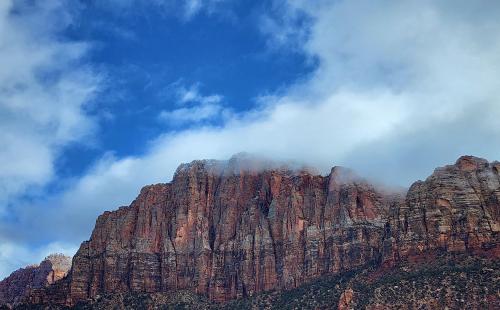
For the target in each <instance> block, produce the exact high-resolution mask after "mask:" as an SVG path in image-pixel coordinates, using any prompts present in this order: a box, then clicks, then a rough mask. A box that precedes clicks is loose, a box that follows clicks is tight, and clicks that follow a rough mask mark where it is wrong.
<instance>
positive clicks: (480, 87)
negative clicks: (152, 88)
mask: <svg viewBox="0 0 500 310" xmlns="http://www.w3.org/2000/svg"><path fill="white" fill-rule="evenodd" d="M279 5H280V7H282V8H283V9H282V10H281V11H280V14H282V15H281V16H279V20H277V21H275V22H268V23H267V24H264V25H263V28H262V31H263V33H265V34H266V35H268V36H269V38H270V42H272V44H273V45H274V47H273V48H277V49H279V48H288V47H289V46H296V47H300V48H301V49H302V52H303V53H305V54H307V55H308V56H309V57H310V58H311V59H312V60H315V61H317V62H318V68H317V70H316V71H315V72H314V73H313V74H312V75H310V76H308V77H306V78H304V79H303V80H301V81H300V82H298V83H297V84H295V85H291V86H290V87H289V88H288V89H286V90H285V91H284V92H280V93H279V94H275V95H272V96H265V97H262V98H258V105H257V107H256V108H255V109H253V110H251V111H248V112H245V113H240V114H231V115H230V116H228V117H227V118H226V119H225V121H224V123H223V124H222V125H218V126H210V125H206V124H203V123H202V124H201V125H200V124H198V125H197V126H191V127H188V129H185V130H181V131H176V132H167V133H165V134H163V135H161V136H159V137H157V138H156V139H155V140H153V141H149V145H150V146H149V150H148V152H147V153H146V154H144V155H142V156H135V157H125V158H116V157H114V156H113V155H112V153H110V154H107V155H106V156H104V157H103V158H102V159H101V160H100V161H99V162H97V163H96V164H95V166H94V167H93V168H92V169H90V170H89V171H88V173H87V174H86V175H84V176H83V177H81V178H80V179H77V180H75V182H74V183H73V184H72V185H71V186H70V187H69V188H68V189H67V191H65V192H63V193H62V194H60V195H58V196H56V197H51V198H49V199H47V201H39V202H38V203H37V204H36V205H35V206H33V205H26V206H19V210H20V211H19V217H18V219H17V222H16V224H18V225H22V226H23V227H31V229H28V230H26V231H24V232H23V233H24V235H15V234H14V228H13V227H8V225H4V227H3V231H2V230H1V229H0V233H2V234H3V235H4V236H7V238H9V240H13V239H16V238H17V240H19V242H28V241H29V242H38V243H41V242H44V240H52V241H53V240H58V241H59V242H61V243H65V244H77V243H78V242H80V241H81V240H83V239H86V238H88V236H89V234H90V230H91V228H92V225H93V223H94V220H95V217H96V216H97V215H98V214H99V213H101V212H103V211H104V210H109V209H114V208H116V207H117V206H119V205H126V204H129V203H130V201H131V200H132V199H133V198H134V197H135V196H136V194H137V193H138V191H139V188H140V187H141V186H142V185H145V184H150V183H156V182H167V181H170V179H171V177H172V175H173V173H174V171H175V169H176V167H177V166H178V165H179V163H181V162H189V161H191V160H193V159H201V158H215V159H227V158H229V157H230V156H231V155H232V154H234V153H238V152H240V151H246V152H251V153H255V154H261V155H264V156H266V157H270V158H273V159H276V160H295V161H299V162H303V163H305V164H307V165H311V166H315V167H318V168H319V169H320V170H322V171H323V172H326V171H327V170H328V169H329V168H330V167H331V166H333V165H339V164H340V165H345V166H348V167H352V168H354V169H356V170H357V171H358V172H359V173H360V174H361V175H365V176H368V177H374V178H377V179H380V180H382V181H385V182H389V183H392V184H399V185H406V186H407V185H409V184H410V183H411V182H412V181H414V180H416V179H419V178H425V177H426V176H427V175H429V174H430V173H431V172H432V169H433V168H434V167H436V166H439V165H443V164H446V163H450V162H453V161H454V160H455V159H456V158H457V157H458V156H460V155H462V154H474V155H477V156H483V157H486V158H488V159H490V160H493V159H499V158H498V154H500V145H499V144H498V143H497V142H496V141H500V125H499V123H498V120H499V119H500V74H499V73H500V37H499V36H498V29H500V19H498V18H497V17H498V16H500V5H499V4H496V3H493V2H491V1H474V2H470V1H439V2H436V1H405V2H401V3H395V2H393V1H370V2H367V1H355V0H354V1H319V2H311V1H290V2H280V3H279ZM301 16H308V19H309V20H310V24H309V23H308V26H307V27H308V29H307V32H306V33H307V35H300V36H293V35H287V34H291V33H294V31H296V30H297V31H301V32H302V33H303V30H304V29H294V27H305V25H304V24H303V23H298V22H294V19H296V18H300V17H301ZM266 18H275V17H268V16H267V17H266ZM266 25H268V26H266ZM266 27H267V28H266ZM274 36H276V38H275V37H274ZM289 40H293V42H289ZM270 74H272V73H270ZM190 112H195V111H190ZM183 115H184V114H182V115H178V117H179V118H181V119H182V120H183V121H184V122H194V123H196V122H197V118H196V117H194V118H193V117H184V116H183ZM186 115H187V114H186ZM200 115H202V113H201V114H200ZM169 117H173V118H175V117H176V116H175V115H173V114H171V115H169ZM49 205H50V206H52V207H51V208H45V207H46V206H49ZM41 210H43V211H41ZM41 219H45V220H41ZM49 219H50V220H49ZM48 223H49V224H48ZM49 226H50V229H48V227H49ZM35 231H41V232H43V234H35V233H34V232H35ZM0 264H1V262H0Z"/></svg>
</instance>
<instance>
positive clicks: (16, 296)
mask: <svg viewBox="0 0 500 310" xmlns="http://www.w3.org/2000/svg"><path fill="white" fill-rule="evenodd" d="M70 267H71V257H68V256H64V255H61V254H52V255H49V256H48V257H46V258H45V259H44V260H43V261H42V262H41V263H40V265H33V266H28V267H26V268H22V269H19V270H17V271H14V272H13V273H12V274H11V275H10V276H8V277H7V278H5V279H4V280H2V281H0V305H2V304H7V303H9V304H11V303H17V302H20V301H23V299H24V298H25V297H27V296H28V295H29V294H31V293H32V291H33V290H36V289H41V288H44V287H46V286H48V285H51V284H53V283H54V282H56V281H58V280H60V279H62V278H63V277H65V276H66V274H67V272H68V270H69V269H70Z"/></svg>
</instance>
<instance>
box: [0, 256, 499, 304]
mask: <svg viewBox="0 0 500 310" xmlns="http://www.w3.org/2000/svg"><path fill="white" fill-rule="evenodd" d="M499 280H500V261H498V260H485V259H479V258H473V257H466V256H459V257H449V256H443V257H438V258H436V259H432V260H430V261H428V262H423V263H420V264H403V265H401V266H398V267H397V268H392V269H389V270H383V269H375V268H374V267H369V268H367V269H364V270H362V271H353V272H348V273H344V274H339V275H328V276H324V277H321V278H319V279H317V280H314V281H312V282H310V283H308V284H305V285H302V286H300V287H298V288H295V289H292V290H289V291H284V292H278V291H271V292H265V293H261V294H257V295H255V296H252V297H247V298H242V299H237V300H233V301H229V302H227V303H224V304H218V303H214V302H211V301H210V300H208V299H207V298H205V297H204V296H200V295H197V294H194V293H192V292H189V291H178V292H172V293H155V294H142V293H136V294H131V293H128V294H111V295H103V296H100V297H99V298H96V299H95V300H93V301H90V302H87V303H79V304H77V305H76V306H75V307H74V308H73V309H82V310H83V309H332V308H333V309H337V307H338V304H339V300H340V296H341V294H342V292H343V291H344V290H345V289H347V288H351V289H352V290H353V292H354V294H353V300H352V303H351V304H350V306H351V307H352V308H354V309H365V308H367V307H368V308H370V307H374V306H378V307H379V309H444V308H445V306H446V307H448V308H449V309H500V304H499V300H500V299H499V296H500V281H499ZM0 309H8V308H2V307H0ZM15 309H18V310H22V309H69V308H67V307H62V306H55V305H53V306H51V305H19V306H17V307H15Z"/></svg>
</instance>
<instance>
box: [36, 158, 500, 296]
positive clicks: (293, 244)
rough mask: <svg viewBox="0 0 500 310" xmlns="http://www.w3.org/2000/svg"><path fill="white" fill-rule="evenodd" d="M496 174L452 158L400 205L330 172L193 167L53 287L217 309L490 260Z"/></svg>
mask: <svg viewBox="0 0 500 310" xmlns="http://www.w3.org/2000/svg"><path fill="white" fill-rule="evenodd" d="M499 170H500V164H499V163H497V162H495V163H488V162H487V161H486V160H483V159H479V158H475V157H470V156H465V157H461V158H460V159H459V160H458V161H457V162H456V164H455V165H451V166H446V167H444V168H438V169H436V171H435V172H434V173H433V174H432V175H431V176H430V177H429V178H428V179H427V180H425V181H423V182H422V181H418V182H416V183H414V184H413V185H412V186H411V188H410V189H409V191H408V193H407V195H406V198H404V197H402V196H401V195H395V194H387V193H386V192H384V191H383V190H381V189H378V188H376V187H374V186H372V185H370V184H369V183H368V182H366V181H364V180H362V179H360V178H358V177H356V176H355V175H354V174H353V173H352V172H350V171H349V170H347V169H344V168H340V167H334V168H333V169H332V171H331V173H330V174H329V175H328V176H321V175H318V174H316V173H313V172H311V171H308V170H305V169H302V170H300V169H298V170H294V169H290V168H287V167H280V166H269V165H267V164H262V163H259V162H255V161H252V160H250V159H248V158H232V159H231V160H229V161H228V162H220V161H194V162H192V163H190V164H183V165H181V166H180V167H179V168H178V170H177V172H176V173H175V176H174V178H173V180H172V182H171V183H168V184H157V185H151V186H146V187H144V188H143V189H142V190H141V192H140V194H139V196H138V197H137V199H136V200H134V201H133V202H132V204H131V205H130V206H128V207H122V208H120V209H118V210H116V211H113V212H105V213H104V214H103V215H101V216H99V218H98V219H97V221H96V226H95V229H94V231H93V233H92V236H91V238H90V240H89V241H85V242H83V243H82V245H81V247H80V249H79V251H78V252H77V254H76V255H75V257H74V259H73V266H72V270H71V272H70V275H69V276H68V277H67V278H66V279H65V280H64V281H65V282H61V283H60V284H59V286H60V287H61V288H59V289H58V290H59V292H61V291H64V294H66V302H67V303H69V304H74V303H75V302H77V301H78V300H83V299H88V298H93V297H95V296H97V295H100V294H103V293H108V292H115V293H116V292H130V291H132V292H163V291H169V290H176V289H190V290H193V291H195V292H197V293H201V294H204V295H206V296H208V297H209V298H211V299H212V300H215V301H225V300H228V299H233V298H239V297H244V296H248V295H252V294H254V293H257V292H261V291H266V290H271V289H279V290H281V289H290V288H294V287H297V286H299V285H301V284H303V283H305V282H307V281H309V280H311V279H314V278H316V277H318V276H320V275H323V274H326V273H337V272H341V271H346V270H353V269H356V268H360V267H363V266H366V265H370V264H372V265H378V264H395V263H397V262H398V261H399V260H404V259H413V260H414V259H418V258H419V257H423V256H427V255H432V254H433V253H437V252H441V251H443V252H460V253H472V254H474V253H482V254H486V255H490V256H493V257H498V256H499V252H498V248H497V240H498V231H499V224H498V216H499V209H500V203H499V201H500V183H499V182H500V177H499ZM51 294H52V293H51ZM60 294H61V293H59V295H60ZM37 298H38V299H36V300H35V301H47V300H48V301H50V298H45V299H44V298H43V297H37ZM32 301H33V300H32Z"/></svg>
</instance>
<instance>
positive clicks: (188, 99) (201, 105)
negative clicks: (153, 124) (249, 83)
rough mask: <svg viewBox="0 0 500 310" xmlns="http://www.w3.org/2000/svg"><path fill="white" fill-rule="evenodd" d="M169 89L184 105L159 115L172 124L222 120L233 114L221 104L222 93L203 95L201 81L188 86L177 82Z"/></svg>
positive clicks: (178, 101) (175, 98)
mask: <svg viewBox="0 0 500 310" xmlns="http://www.w3.org/2000/svg"><path fill="white" fill-rule="evenodd" d="M168 89H169V90H170V91H171V92H173V94H174V100H175V101H176V103H178V104H180V105H183V107H181V108H177V109H173V110H163V111H161V112H160V114H159V115H158V119H159V120H161V121H163V122H167V123H168V124H170V125H180V124H187V123H191V124H192V123H195V124H196V123H200V122H206V121H211V120H220V119H221V118H226V117H228V116H229V115H230V114H231V112H230V110H229V109H227V108H225V107H224V106H223V105H222V104H221V102H222V100H223V96H222V95H219V94H210V95H202V93H201V92H200V84H199V83H194V84H192V85H190V86H188V87H186V86H185V85H182V83H181V82H176V83H174V84H172V85H170V86H169V87H168Z"/></svg>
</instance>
